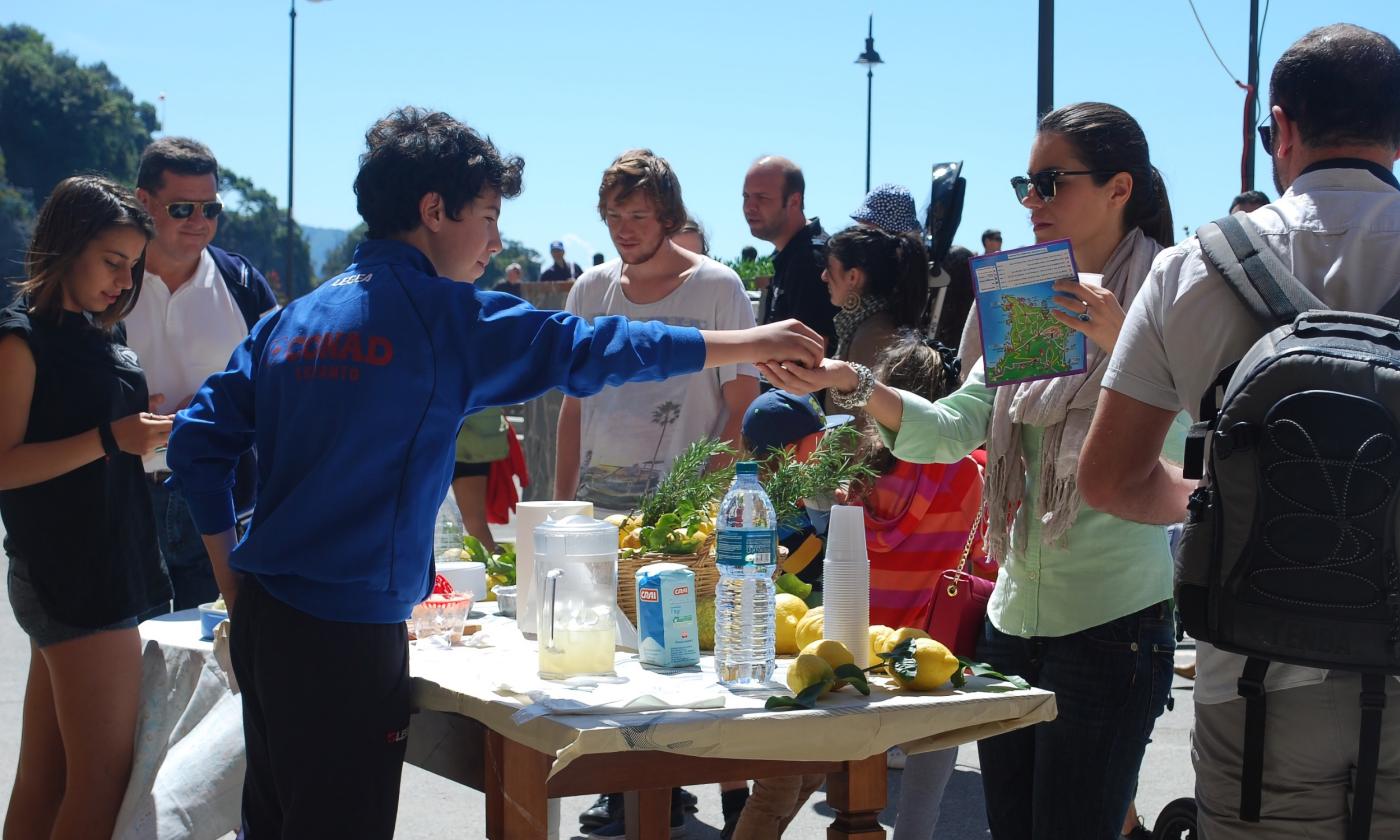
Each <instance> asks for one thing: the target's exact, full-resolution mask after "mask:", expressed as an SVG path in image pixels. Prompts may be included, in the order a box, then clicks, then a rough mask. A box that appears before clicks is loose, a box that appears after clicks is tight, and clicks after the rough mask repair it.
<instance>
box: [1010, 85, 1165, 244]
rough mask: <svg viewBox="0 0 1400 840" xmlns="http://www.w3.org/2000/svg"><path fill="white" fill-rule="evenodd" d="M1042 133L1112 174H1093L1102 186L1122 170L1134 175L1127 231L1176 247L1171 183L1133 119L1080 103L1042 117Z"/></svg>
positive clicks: (1089, 166)
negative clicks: (1165, 180)
mask: <svg viewBox="0 0 1400 840" xmlns="http://www.w3.org/2000/svg"><path fill="white" fill-rule="evenodd" d="M1037 130H1038V131H1039V132H1040V133H1050V134H1058V135H1060V136H1062V137H1064V138H1065V140H1067V141H1069V143H1070V145H1072V146H1073V147H1074V149H1075V151H1076V152H1077V153H1078V155H1079V159H1080V160H1082V161H1083V162H1084V166H1085V168H1086V169H1098V170H1103V171H1105V172H1107V173H1110V174H1104V175H1095V176H1093V178H1094V183H1096V184H1105V183H1107V182H1108V179H1109V178H1112V177H1113V174H1116V173H1118V172H1127V173H1128V174H1129V175H1132V176H1133V192H1132V195H1131V196H1129V197H1128V203H1127V205H1125V206H1124V208H1123V227H1124V229H1125V232H1126V231H1127V230H1132V229H1133V228H1141V229H1142V232H1143V234H1144V235H1146V236H1148V237H1150V238H1152V239H1155V240H1157V242H1158V244H1160V245H1161V246H1162V247H1163V248H1170V247H1171V246H1172V245H1173V244H1174V243H1175V241H1176V240H1175V238H1174V237H1175V234H1174V233H1173V232H1172V205H1171V202H1170V201H1169V200H1168V199H1167V185H1166V184H1165V183H1163V181H1162V173H1160V172H1158V171H1157V167H1155V166H1153V165H1152V158H1151V156H1150V155H1149V154H1148V150H1147V136H1146V135H1145V134H1143V133H1142V126H1140V125H1138V122H1137V120H1135V119H1133V118H1132V115H1130V114H1129V113H1128V112H1127V111H1124V110H1123V109H1122V108H1119V107H1118V106H1116V105H1109V104H1107V103H1104V102H1076V103H1075V104H1073V105H1066V106H1065V107H1063V108H1056V109H1055V110H1053V111H1051V112H1050V113H1048V114H1046V115H1045V116H1043V117H1041V118H1040V125H1039V126H1038V127H1037Z"/></svg>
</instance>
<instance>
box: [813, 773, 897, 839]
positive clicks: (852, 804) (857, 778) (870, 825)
mask: <svg viewBox="0 0 1400 840" xmlns="http://www.w3.org/2000/svg"><path fill="white" fill-rule="evenodd" d="M885 772H886V770H885V754H884V753H883V752H882V753H878V754H876V755H872V756H870V757H869V758H865V759H861V760H860V761H848V762H846V769H845V770H843V771H842V772H840V773H828V774H827V777H826V802H827V804H828V805H830V806H831V807H832V809H833V810H835V811H836V819H835V821H833V822H832V824H831V825H830V826H829V827H828V828H827V830H826V838H827V840H885V829H884V827H883V826H881V825H880V812H881V811H883V810H884V808H885V801H886V798H887V796H886V789H885Z"/></svg>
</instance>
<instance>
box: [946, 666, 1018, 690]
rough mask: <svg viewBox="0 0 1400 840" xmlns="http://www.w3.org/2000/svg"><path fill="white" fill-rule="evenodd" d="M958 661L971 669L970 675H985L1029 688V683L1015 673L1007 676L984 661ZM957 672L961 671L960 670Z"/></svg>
mask: <svg viewBox="0 0 1400 840" xmlns="http://www.w3.org/2000/svg"><path fill="white" fill-rule="evenodd" d="M958 662H959V663H961V664H962V666H963V667H964V668H967V669H968V670H970V671H972V676H974V677H987V678H989V679H993V680H1001V681H1002V682H1008V683H1011V684H1012V685H1014V686H1016V687H1017V688H1020V689H1029V688H1030V687H1031V684H1030V683H1028V682H1026V681H1025V680H1024V679H1022V678H1020V677H1018V676H1016V675H1015V674H1012V675H1010V676H1008V675H1006V674H1003V673H1001V672H1000V671H997V670H994V669H993V668H992V666H990V665H988V664H987V663H985V662H971V661H969V660H966V659H959V660H958ZM959 673H961V671H960V672H959Z"/></svg>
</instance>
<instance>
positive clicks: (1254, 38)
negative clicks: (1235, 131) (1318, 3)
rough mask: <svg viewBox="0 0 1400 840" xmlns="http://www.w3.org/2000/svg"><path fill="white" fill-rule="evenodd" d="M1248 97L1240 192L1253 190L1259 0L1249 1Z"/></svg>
mask: <svg viewBox="0 0 1400 840" xmlns="http://www.w3.org/2000/svg"><path fill="white" fill-rule="evenodd" d="M1246 84H1248V85H1249V88H1248V89H1247V90H1246V91H1245V96H1247V97H1249V103H1250V104H1251V105H1253V106H1254V107H1252V108H1245V109H1244V122H1245V125H1244V172H1242V173H1240V174H1241V175H1242V176H1243V177H1242V178H1241V182H1240V192H1249V191H1250V190H1252V189H1254V143H1255V140H1254V126H1255V124H1256V123H1257V122H1258V121H1259V119H1258V114H1259V0H1249V77H1248V79H1246Z"/></svg>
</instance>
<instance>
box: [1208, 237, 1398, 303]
mask: <svg viewBox="0 0 1400 840" xmlns="http://www.w3.org/2000/svg"><path fill="white" fill-rule="evenodd" d="M1196 238H1197V239H1198V240H1199V241H1200V243H1201V252H1202V253H1203V254H1205V257H1206V259H1207V260H1209V261H1210V263H1211V265H1213V266H1215V269H1216V271H1219V272H1220V274H1221V276H1223V277H1224V278H1225V282H1226V284H1227V285H1228V286H1229V287H1230V290H1231V291H1233V292H1234V293H1235V296H1236V297H1238V298H1239V299H1240V302H1241V303H1243V304H1244V306H1245V308H1246V309H1248V310H1249V314H1250V315H1252V316H1254V319H1255V320H1256V321H1258V322H1259V324H1260V325H1261V326H1263V327H1264V329H1265V331H1268V330H1272V329H1274V328H1275V327H1281V326H1284V325H1285V324H1291V323H1293V320H1294V319H1295V318H1297V317H1298V316H1299V315H1300V314H1302V313H1304V312H1307V311H1308V310H1310V309H1326V308H1327V306H1326V305H1325V304H1323V302H1322V301H1320V300H1318V299H1317V297H1316V296H1314V295H1313V293H1312V292H1310V291H1308V290H1307V288H1306V287H1305V286H1304V285H1303V284H1302V283H1300V282H1298V278H1296V277H1294V276H1293V272H1291V271H1289V270H1288V266H1286V265H1284V264H1283V260H1280V259H1279V258H1278V255H1277V254H1275V253H1274V252H1273V249H1271V248H1270V247H1269V246H1268V245H1267V244H1265V243H1264V240H1263V238H1262V237H1261V236H1260V235H1259V232H1258V231H1257V230H1255V229H1254V226H1253V225H1252V224H1249V223H1248V221H1247V219H1246V217H1245V216H1244V214H1243V213H1236V214H1235V215H1233V216H1225V217H1224V218H1221V219H1216V220H1215V221H1213V222H1209V223H1207V224H1204V225H1201V227H1200V229H1198V230H1197V231H1196ZM1397 304H1398V305H1400V302H1397Z"/></svg>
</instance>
